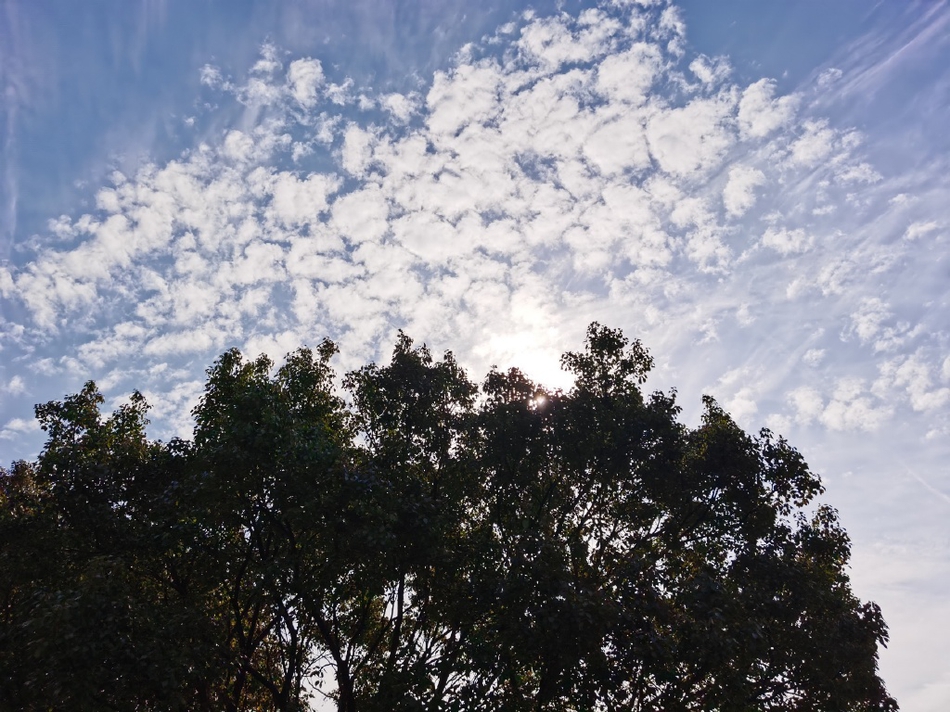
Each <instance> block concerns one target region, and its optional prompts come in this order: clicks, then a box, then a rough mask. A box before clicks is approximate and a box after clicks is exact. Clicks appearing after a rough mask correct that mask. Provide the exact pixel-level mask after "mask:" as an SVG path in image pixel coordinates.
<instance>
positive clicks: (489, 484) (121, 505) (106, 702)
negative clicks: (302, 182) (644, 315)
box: [0, 323, 897, 712]
mask: <svg viewBox="0 0 950 712" xmlns="http://www.w3.org/2000/svg"><path fill="white" fill-rule="evenodd" d="M335 351H336V348H335V346H334V345H333V344H332V343H331V342H329V341H324V342H323V343H322V344H321V345H320V346H319V347H318V348H316V349H315V350H308V349H300V350H298V351H296V352H294V353H292V354H290V355H289V356H288V357H287V359H286V362H285V363H284V364H283V365H282V366H281V367H280V368H278V369H276V371H275V369H274V364H272V363H271V362H270V361H269V360H268V359H267V358H265V357H260V358H257V359H256V360H246V359H244V358H243V357H242V355H241V354H240V353H239V352H238V351H237V350H231V351H228V352H226V353H225V354H223V355H222V356H221V357H220V358H219V359H218V360H217V361H216V362H215V363H214V365H213V366H212V367H211V368H210V369H209V370H208V379H207V384H206V386H205V390H204V394H203V396H202V398H201V400H200V402H199V404H198V405H197V407H196V408H195V410H194V412H193V415H194V420H195V426H194V435H193V437H192V438H191V439H190V440H179V439H176V440H172V441H170V442H167V443H164V442H157V441H152V440H149V439H148V437H147V436H146V430H145V428H146V424H147V422H148V421H147V418H146V414H147V404H146V402H145V399H144V398H143V397H142V396H141V395H139V394H137V393H136V394H134V395H133V396H132V397H131V398H130V399H129V401H128V403H126V404H125V405H122V406H121V407H119V408H117V409H116V410H115V411H114V412H112V413H111V414H103V413H102V412H101V406H102V404H103V397H102V395H101V394H100V393H99V391H98V390H97V389H96V386H95V385H94V384H93V383H92V382H89V383H87V384H86V386H85V387H84V388H83V389H82V391H81V392H79V393H77V394H75V395H71V396H68V397H66V398H65V399H64V400H62V401H54V402H50V403H46V404H44V405H39V406H37V407H36V416H37V418H38V419H39V421H40V423H41V425H42V427H43V428H44V430H45V431H46V433H47V436H48V440H47V442H46V445H45V447H44V448H43V450H42V452H41V453H40V455H39V456H38V457H37V459H36V460H35V461H32V462H23V461H21V462H16V463H13V465H12V466H11V467H10V469H9V470H4V471H3V472H2V473H0V680H2V681H3V682H2V684H0V709H7V710H205V711H210V710H229V711H235V712H236V711H238V710H282V711H290V710H305V709H309V708H311V707H312V706H316V705H318V704H320V700H321V698H323V697H328V699H329V700H330V701H331V704H333V705H335V706H336V708H337V709H338V710H340V711H341V712H356V711H357V710H358V711H360V712H363V711H370V710H373V711H375V710H380V711H382V710H386V711H387V712H388V711H390V710H419V711H422V710H430V711H433V712H434V711H436V710H452V711H458V712H463V711H466V712H467V711H476V710H485V711H487V710H512V711H514V712H519V711H522V710H523V711H525V712H528V711H529V710H530V711H542V710H565V711H568V710H571V711H578V712H581V711H587V710H591V711H592V710H641V711H647V710H656V711H661V710H662V711H678V710H683V711H686V710H723V711H725V710H737V711H738V710H802V711H805V710H809V711H811V710H815V711H817V710H822V711H825V712H828V711H831V710H896V709H897V705H896V703H895V702H894V700H893V699H892V698H891V697H890V696H889V695H888V693H887V691H886V689H885V686H884V684H883V683H882V681H881V679H880V678H879V676H878V674H877V659H878V649H879V646H880V645H882V644H884V643H885V642H886V640H887V629H886V626H885V623H884V620H883V618H882V617H881V613H880V610H879V609H878V607H877V606H876V605H874V604H873V603H862V602H861V601H859V600H858V599H857V598H856V597H855V596H854V594H853V593H852V591H851V588H850V584H849V580H848V576H847V565H848V557H849V548H850V547H849V540H848V537H847V535H846V533H845V531H844V530H843V529H842V527H841V525H840V524H839V522H838V519H837V516H836V513H835V511H834V510H833V509H831V508H830V507H828V506H825V505H819V504H816V502H815V498H816V497H817V496H818V495H820V494H821V493H822V491H823V489H822V485H821V482H820V480H819V478H818V477H817V476H816V475H815V474H814V473H812V472H811V471H810V470H809V468H808V466H807V464H806V463H805V461H804V460H803V458H802V456H801V455H800V453H799V452H798V451H797V450H795V449H794V448H793V447H791V446H790V445H789V444H788V443H787V442H786V441H785V440H784V439H783V438H781V437H777V436H775V435H773V434H772V433H770V432H769V431H767V430H762V431H761V432H760V433H758V434H756V435H750V434H747V433H745V432H744V431H743V430H742V429H741V428H739V427H738V426H737V425H736V424H735V422H734V421H733V420H732V419H731V418H730V417H729V415H728V414H727V413H725V412H724V411H723V410H722V408H720V406H719V405H717V404H716V402H715V401H714V400H712V399H710V398H705V399H704V405H705V411H704V415H703V417H702V422H701V424H700V425H699V426H697V427H695V428H689V427H686V426H685V425H683V424H681V423H680V422H679V421H678V416H679V413H680V408H679V406H678V405H677V403H676V398H675V396H676V394H675V392H670V393H664V392H653V393H649V394H648V393H645V391H644V384H645V380H646V377H647V374H648V373H649V371H650V368H651V366H652V359H651V357H650V355H649V354H648V352H647V351H646V349H645V348H644V347H643V346H642V344H641V343H640V342H638V341H633V342H630V341H629V340H628V339H627V338H626V337H624V335H623V334H622V333H621V332H620V331H617V330H613V329H609V328H606V327H603V326H601V325H599V324H596V323H595V324H592V325H591V326H590V327H589V329H588V331H587V338H586V344H585V348H584V350H583V351H579V352H569V353H566V354H565V355H564V356H563V357H562V365H563V366H564V368H566V369H567V370H568V371H569V372H571V373H572V374H573V377H574V383H573V386H572V387H571V388H570V389H568V390H566V391H561V390H548V389H545V388H544V387H543V386H541V385H539V384H537V383H535V382H533V381H531V380H530V379H529V378H528V377H527V376H526V375H525V374H523V373H522V372H520V371H519V370H517V369H511V370H508V371H500V370H497V369H495V370H492V371H491V372H490V373H488V374H487V376H486V377H485V379H484V380H483V381H482V383H481V384H480V385H476V384H475V383H473V382H472V381H471V380H469V378H468V376H467V375H466V373H465V372H464V371H463V369H462V368H461V367H460V366H459V364H458V363H457V362H456V360H455V359H454V357H453V356H452V354H451V353H446V354H444V356H442V358H436V357H434V356H433V355H432V354H431V353H430V351H429V350H428V349H427V348H426V347H425V346H422V347H418V346H416V345H414V344H413V342H412V341H411V340H410V339H409V338H408V337H406V336H405V335H402V334H400V336H399V339H398V341H397V343H396V344H395V348H394V350H393V353H392V359H391V362H390V363H389V364H388V365H385V366H379V365H375V364H371V365H367V366H365V367H363V368H361V369H359V370H356V371H353V372H351V373H349V374H347V375H346V376H345V377H344V378H343V379H342V390H338V388H337V387H336V385H335V383H336V382H337V380H336V377H335V375H334V373H333V371H332V369H331V367H330V359H331V357H332V356H333V355H334V353H335Z"/></svg>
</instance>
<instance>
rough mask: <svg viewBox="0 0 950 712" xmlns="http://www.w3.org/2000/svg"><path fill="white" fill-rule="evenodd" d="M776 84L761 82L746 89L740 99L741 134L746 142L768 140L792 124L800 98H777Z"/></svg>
mask: <svg viewBox="0 0 950 712" xmlns="http://www.w3.org/2000/svg"><path fill="white" fill-rule="evenodd" d="M774 96H775V81H774V80H772V79H760V80H759V81H757V82H755V83H754V84H751V85H750V86H748V87H746V89H745V90H744V91H743V92H742V98H741V99H740V100H739V113H738V117H737V118H738V122H739V134H740V136H741V137H742V138H743V139H750V138H765V137H766V136H768V135H769V134H771V133H773V132H774V131H777V130H778V129H780V128H783V127H784V126H787V125H788V124H789V123H791V121H792V119H793V118H794V116H795V113H796V111H797V109H798V104H799V102H800V98H799V97H798V96H797V95H795V94H790V95H788V96H782V97H779V98H777V99H776V98H774Z"/></svg>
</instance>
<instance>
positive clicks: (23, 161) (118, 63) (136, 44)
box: [0, 0, 950, 712]
mask: <svg viewBox="0 0 950 712" xmlns="http://www.w3.org/2000/svg"><path fill="white" fill-rule="evenodd" d="M471 5H472V4H471V3H467V2H461V1H460V0H439V1H438V2H436V1H435V0H417V1H414V2H409V1H408V0H406V1H404V2H386V3H384V2H379V1H369V0H363V1H360V0H357V1H355V2H345V3H344V2H331V1H329V0H312V1H305V0H296V1H293V2H284V3H276V2H253V1H245V0H240V1H234V0H229V1H228V2H223V1H215V0H206V1H203V2H191V1H190V0H189V1H186V0H167V1H165V2H162V1H160V0H154V1H149V0H142V1H141V2H118V1H109V2H107V1H105V0H98V1H91V2H85V3H68V2H52V1H50V2H33V1H30V2H27V1H26V0H0V87H2V94H0V349H2V350H0V448H2V453H3V460H5V461H9V460H12V459H14V458H17V457H30V456H32V455H34V454H35V453H36V451H37V450H38V448H39V447H40V445H41V444H42V437H41V436H42V433H40V432H38V431H37V430H36V427H35V424H34V423H33V422H32V420H31V409H32V405H33V404H34V403H37V402H42V401H46V400H50V399H54V398H61V397H62V396H63V395H65V394H66V393H71V392H75V391H76V390H78V389H79V388H80V387H81V384H82V383H83V382H84V381H85V380H87V379H88V378H94V379H95V380H96V381H97V382H98V383H99V384H100V386H101V387H102V389H103V391H104V393H105V394H106V396H107V398H108V400H109V402H110V403H117V402H121V400H122V399H123V398H124V397H126V396H127V395H128V393H129V392H130V391H131V390H132V389H133V388H138V389H140V390H142V391H144V392H145V393H146V395H147V397H148V398H149V401H150V402H151V403H152V404H153V414H152V421H153V422H152V432H153V434H154V436H155V437H161V438H168V437H170V436H173V435H176V434H187V433H188V429H189V420H188V418H189V416H188V411H189V409H190V407H191V406H192V405H193V404H194V402H195V399H196V398H197V397H198V395H199V394H200V390H201V386H202V383H203V381H202V379H203V370H204V368H206V367H207V366H208V365H209V364H210V362H211V361H212V360H213V358H214V357H215V356H216V355H217V354H219V353H220V352H221V351H223V350H224V349H226V348H228V347H231V346H238V347H239V348H241V349H242V350H244V351H246V352H249V353H259V352H267V353H269V354H271V355H272V356H274V357H276V358H278V359H279V358H280V357H281V355H282V354H283V353H286V352H287V351H289V350H291V349H293V348H295V347H296V346H298V345H300V344H304V343H309V344H314V343H316V342H318V341H319V340H320V339H321V338H322V337H324V336H330V337H332V338H334V339H335V340H337V341H338V343H339V344H340V346H341V348H342V353H341V356H340V359H339V362H338V366H339V368H340V369H341V370H343V369H346V368H350V367H354V366H357V365H360V364H362V363H364V362H366V361H367V360H370V359H382V358H385V355H386V353H387V351H388V349H389V348H390V347H391V345H392V343H393V337H394V334H395V331H396V329H398V328H404V329H406V330H407V332H408V333H409V334H410V335H412V336H413V337H415V338H416V339H418V340H424V341H426V342H427V343H428V344H429V345H430V346H432V347H433V348H434V349H436V350H440V349H442V348H452V349H453V350H455V351H456V353H457V354H458V356H459V358H460V360H461V361H462V362H463V363H464V364H466V365H467V366H468V367H469V368H470V371H471V373H472V375H473V377H476V378H477V377H479V376H480V375H481V374H483V373H484V372H485V370H486V369H487V367H488V366H489V365H491V364H498V365H500V366H507V365H519V366H521V367H522V368H524V369H525V370H526V371H528V372H529V373H530V374H531V375H533V376H535V377H537V378H539V379H540V380H542V381H545V382H547V383H548V384H550V385H555V386H557V385H564V380H563V375H561V374H560V373H559V371H558V368H557V356H558V354H560V353H561V352H562V351H564V350H566V349H573V348H577V347H578V346H579V344H580V342H581V339H582V336H583V332H584V327H585V326H586V324H587V323H589V322H590V321H592V320H598V321H601V322H602V323H606V324H608V325H610V326H616V327H621V328H623V329H624V330H625V332H626V333H627V334H628V335H630V336H635V337H639V338H641V339H642V340H643V341H644V342H645V343H646V345H647V346H648V347H649V348H650V349H651V351H652V352H653V354H654V356H655V357H656V361H657V369H656V372H655V374H654V376H653V379H652V381H651V384H650V385H651V386H653V387H657V388H668V387H671V386H676V387H677V388H678V390H679V393H680V399H681V402H682V404H683V406H684V409H685V410H684V416H685V417H686V419H687V420H688V421H690V422H692V421H694V420H695V418H696V415H697V413H698V412H699V403H700V395H701V394H702V393H709V394H711V395H714V396H715V397H716V398H718V399H719V400H720V402H721V403H722V404H723V405H724V406H725V407H726V408H727V409H728V410H730V412H732V413H733V415H734V417H735V418H736V419H737V420H738V422H739V423H740V424H742V425H743V426H744V427H746V428H747V429H758V428H760V427H762V426H768V427H770V428H772V429H773V430H776V431H778V432H781V433H783V434H785V435H786V436H788V437H789V439H790V440H791V441H792V442H793V443H794V444H795V445H796V446H797V447H798V448H799V449H800V450H801V451H802V452H803V454H804V455H805V457H806V459H807V460H808V461H809V462H810V463H811V464H812V466H813V468H814V469H815V470H816V471H818V472H820V473H821V474H822V476H823V477H824V479H825V482H826V484H827V487H828V491H827V493H826V495H825V500H826V501H828V502H829V503H831V504H833V505H834V506H836V507H838V508H839V510H840V512H841V516H842V519H843V521H844V524H845V526H846V528H847V529H848V531H849V532H850V534H851V535H852V539H853V571H852V574H853V583H854V587H855V590H856V592H857V594H858V595H859V596H860V597H861V598H863V599H872V600H875V601H877V602H878V603H880V604H881V606H882V608H883V610H884V614H885V618H886V619H887V621H888V622H889V624H890V627H891V644H890V647H889V648H888V650H886V651H885V652H884V653H883V656H882V661H881V666H882V673H883V675H884V678H885V680H886V681H887V683H888V685H889V687H890V688H891V691H892V693H893V694H895V696H896V697H897V699H898V701H899V702H900V703H901V705H902V708H903V709H905V710H911V711H913V712H924V711H929V710H934V711H936V710H945V709H948V708H950V674H948V672H947V669H946V665H945V661H946V660H948V659H950V640H948V639H947V637H946V636H945V635H942V634H941V631H945V630H948V629H950V597H948V596H947V594H946V591H947V590H950V529H948V527H947V524H946V522H947V521H948V514H950V472H948V467H947V464H946V463H947V462H948V461H950V458H948V456H950V446H948V440H950V425H948V424H950V417H948V416H950V332H948V325H950V296H948V293H950V290H948V285H950V260H948V253H950V229H948V226H950V207H948V206H950V200H948V199H947V195H948V180H950V178H948V176H950V170H948V168H950V166H948V158H950V138H948V134H947V132H946V130H945V127H946V126H947V125H950V5H948V3H947V2H936V1H934V2H919V3H914V2H903V1H898V0H891V1H886V0H885V1H882V2H878V3H876V4H872V3H868V2H866V1H865V0H838V1H836V2H834V3H825V2H817V1H805V0H802V1H801V2H797V3H762V2H753V1H751V0H732V1H731V2H722V3H709V2H705V1H704V0H690V1H688V2H681V3H677V4H675V5H674V4H668V3H667V2H665V1H664V0H658V1H656V2H636V1H634V0H623V1H617V2H604V3H599V4H598V3H595V2H576V1H573V2H561V3H553V2H539V3H535V4H532V5H525V4H523V3H520V2H514V1H509V0H505V1H504V2H501V1H499V2H491V1H490V2H483V3H478V4H477V5H478V6H477V7H474V8H473V7H472V6H471Z"/></svg>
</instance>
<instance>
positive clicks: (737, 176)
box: [722, 165, 765, 217]
mask: <svg viewBox="0 0 950 712" xmlns="http://www.w3.org/2000/svg"><path fill="white" fill-rule="evenodd" d="M763 183H765V174H764V173H762V171H760V170H758V169H756V168H752V167H751V166H741V165H740V166H734V167H732V168H730V169H729V182H728V183H726V187H725V188H723V191H722V202H723V205H725V207H726V212H727V213H728V214H729V215H730V216H731V217H741V216H742V215H744V214H745V212H746V211H747V210H748V209H749V208H751V207H752V206H753V205H755V189H756V188H757V187H759V186H760V185H762V184H763Z"/></svg>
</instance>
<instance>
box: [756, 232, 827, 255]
mask: <svg viewBox="0 0 950 712" xmlns="http://www.w3.org/2000/svg"><path fill="white" fill-rule="evenodd" d="M813 242H814V240H813V239H812V238H811V237H810V236H809V235H808V234H807V233H806V232H805V231H804V230H803V229H801V228H796V229H794V230H788V229H776V228H774V227H770V228H768V229H767V230H766V231H765V234H764V235H762V245H763V246H765V247H768V248H770V249H773V250H775V251H776V252H778V253H779V254H781V255H783V256H788V255H797V254H801V253H803V252H806V251H808V249H809V248H810V247H811V245H812V243H813Z"/></svg>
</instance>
